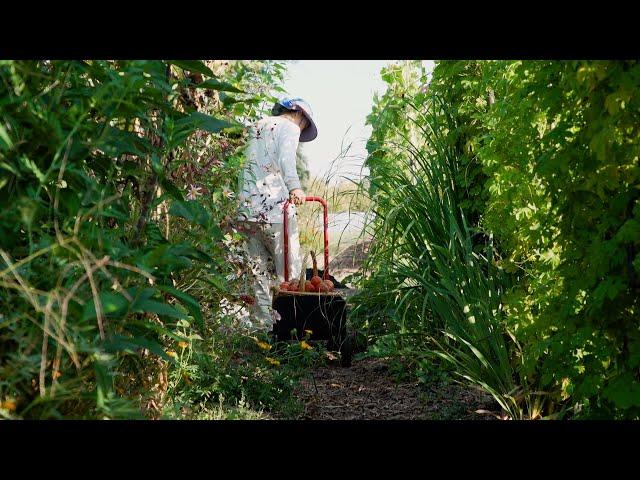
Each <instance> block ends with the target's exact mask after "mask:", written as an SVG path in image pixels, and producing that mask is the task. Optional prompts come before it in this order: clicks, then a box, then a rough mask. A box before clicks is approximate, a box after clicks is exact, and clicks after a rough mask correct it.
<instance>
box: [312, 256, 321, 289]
mask: <svg viewBox="0 0 640 480" xmlns="http://www.w3.org/2000/svg"><path fill="white" fill-rule="evenodd" d="M311 259H312V260H313V275H312V276H311V283H313V286H314V287H316V292H317V291H318V290H317V289H318V285H320V284H321V283H322V278H320V276H319V275H318V261H317V260H316V252H314V251H311Z"/></svg>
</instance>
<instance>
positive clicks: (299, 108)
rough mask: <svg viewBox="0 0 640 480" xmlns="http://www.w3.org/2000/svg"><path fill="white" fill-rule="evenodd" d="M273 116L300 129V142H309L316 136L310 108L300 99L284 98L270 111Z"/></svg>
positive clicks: (316, 130)
mask: <svg viewBox="0 0 640 480" xmlns="http://www.w3.org/2000/svg"><path fill="white" fill-rule="evenodd" d="M271 114H272V115H275V116H279V115H283V116H286V117H287V118H289V119H290V120H291V121H293V122H294V123H295V124H296V125H298V126H299V127H300V141H301V142H310V141H311V140H313V139H315V138H316V137H317V136H318V129H317V128H316V124H315V122H314V121H313V113H312V111H311V107H310V106H309V104H308V103H307V102H305V101H304V100H303V99H302V98H284V99H282V100H280V101H279V102H277V103H276V104H275V105H274V106H273V108H272V109H271Z"/></svg>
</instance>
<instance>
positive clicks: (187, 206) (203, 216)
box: [169, 200, 211, 227]
mask: <svg viewBox="0 0 640 480" xmlns="http://www.w3.org/2000/svg"><path fill="white" fill-rule="evenodd" d="M169 213H170V214H171V215H175V216H177V217H182V218H184V219H185V220H188V221H189V222H192V223H197V224H198V225H201V226H203V227H206V226H207V225H208V224H209V221H210V220H211V216H210V215H209V213H208V212H207V211H206V210H205V209H204V207H203V206H202V205H200V204H199V203H198V202H196V201H194V200H192V201H188V202H184V201H180V200H176V201H174V202H172V203H171V207H170V208H169Z"/></svg>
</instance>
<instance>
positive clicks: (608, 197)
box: [356, 61, 640, 418]
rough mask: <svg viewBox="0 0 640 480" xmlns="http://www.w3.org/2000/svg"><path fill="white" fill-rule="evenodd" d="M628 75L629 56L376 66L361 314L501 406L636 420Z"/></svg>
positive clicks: (634, 146)
mask: <svg viewBox="0 0 640 480" xmlns="http://www.w3.org/2000/svg"><path fill="white" fill-rule="evenodd" d="M639 75H640V66H639V65H638V64H637V62H635V61H629V62H622V61H617V62H592V61H576V62H542V61H527V62H520V61H500V62H478V61H471V62H469V61H456V62H439V63H438V64H437V66H436V68H435V70H434V72H433V78H432V79H431V81H430V83H428V84H427V77H426V75H425V73H424V72H421V71H420V67H419V65H417V64H412V63H411V62H405V63H404V64H399V65H395V66H391V67H389V68H388V69H386V70H384V71H383V74H382V76H383V79H385V80H386V81H387V82H388V83H389V89H388V91H387V93H386V94H385V95H384V96H383V97H382V98H380V99H377V104H376V105H374V110H373V112H372V114H371V116H370V119H369V121H370V123H371V124H372V125H373V127H374V130H373V134H372V137H371V140H370V142H369V145H368V150H369V152H370V156H369V159H368V165H369V167H370V169H371V189H370V193H371V198H372V199H374V200H375V202H374V207H373V209H374V212H375V213H376V219H375V223H374V224H373V228H374V230H375V233H376V243H377V244H376V246H375V248H374V249H372V256H371V258H370V262H369V265H368V269H367V270H366V271H365V272H364V275H363V278H362V285H363V287H364V288H365V289H366V290H367V295H366V296H362V297H361V299H360V301H361V304H360V307H359V309H358V310H357V311H356V314H357V316H358V317H359V318H361V323H362V324H363V325H368V326H369V327H370V328H372V332H378V333H383V332H385V333H390V332H391V333H394V334H396V335H397V336H398V338H403V336H407V335H408V336H410V337H411V338H413V339H414V340H412V342H413V343H412V345H413V346H412V351H413V352H414V354H415V355H426V354H428V352H429V351H431V350H432V349H434V348H435V350H436V351H438V352H439V353H440V355H441V357H442V358H445V359H447V360H448V361H449V362H451V363H452V364H453V365H454V366H455V370H456V371H457V373H459V374H462V375H465V376H466V377H467V379H468V380H471V381H473V382H475V383H481V382H482V383H484V384H485V385H484V386H485V388H486V389H487V390H489V391H490V392H491V393H492V394H494V396H495V397H496V399H497V400H498V401H499V402H500V403H501V405H502V406H503V408H505V410H507V411H508V412H509V413H510V415H511V416H512V417H515V416H518V415H520V414H521V413H526V415H525V416H526V417H528V418H537V417H538V416H540V415H555V414H556V413H558V414H560V415H563V414H566V413H568V412H571V414H572V415H576V416H585V417H606V418H612V417H613V418H637V417H638V415H639V414H640V411H639V410H638V407H639V406H640V389H639V388H638V380H639V378H638V373H639V370H638V367H639V366H640V363H639V361H638V359H640V356H639V355H638V353H637V349H638V346H639V345H640V343H639V342H638V340H637V338H638V334H639V331H638V328H639V325H638V321H637V319H638V315H637V311H638V298H639V295H638V293H639V292H638V285H639V284H638V281H637V278H638V268H639V267H638V266H639V265H640V260H639V258H640V257H638V243H639V242H640V229H638V228H636V227H637V225H638V213H639V212H640V207H638V197H639V195H640V193H639V190H638V178H639V177H638V175H639V174H640V169H639V165H638V148H639V142H638V115H639V114H638V112H639V111H640V110H639V109H638V101H639V100H638V97H637V95H636V94H635V91H636V90H637V88H634V87H637V85H638V83H639V80H640V76H639ZM471 262H473V266H472V265H471ZM478 307H480V308H479V310H480V311H481V312H482V314H481V315H480V316H479V315H478V314H476V313H475V312H476V311H477V310H478ZM360 314H362V315H360ZM465 315H467V317H468V315H471V316H472V317H473V318H474V320H475V323H474V328H475V329H476V330H474V331H473V333H470V332H469V331H468V330H467V329H468V328H469V325H468V323H465V321H464V320H465ZM463 325H464V328H463V329H462V330H461V331H463V332H464V334H463V335H460V333H458V331H457V329H459V328H462V327H463ZM438 331H440V332H442V333H441V334H438ZM483 332H484V335H483ZM452 335H453V337H452ZM416 338H420V339H421V341H419V342H418V341H415V339H416ZM451 341H453V343H451ZM486 342H490V343H491V344H492V345H493V346H492V347H491V348H490V349H489V350H487V349H486V348H487V344H486ZM496 342H497V343H496ZM434 345H435V347H434ZM461 349H462V350H461ZM475 350H477V351H478V352H479V353H481V355H482V358H481V357H480V355H478V353H477V352H476V351H475ZM470 351H471V352H473V354H471V353H470ZM491 352H492V353H491ZM505 355H506V356H505ZM483 359H484V360H483ZM496 374H498V376H496ZM498 378H500V379H501V380H500V381H498ZM482 383H481V384H482ZM498 387H499V388H498ZM509 389H511V390H509ZM505 399H506V400H508V401H505ZM524 400H526V401H527V402H528V403H527V405H526V406H524V407H522V401H524ZM516 406H517V408H516ZM507 407H508V408H507ZM518 412H521V413H518Z"/></svg>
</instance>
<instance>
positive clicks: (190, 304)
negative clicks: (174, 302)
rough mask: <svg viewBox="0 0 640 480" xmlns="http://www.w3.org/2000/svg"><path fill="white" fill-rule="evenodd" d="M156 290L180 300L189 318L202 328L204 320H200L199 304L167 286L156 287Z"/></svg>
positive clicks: (189, 296) (188, 296)
mask: <svg viewBox="0 0 640 480" xmlns="http://www.w3.org/2000/svg"><path fill="white" fill-rule="evenodd" d="M157 288H158V290H161V291H163V292H167V293H169V294H171V295H173V296H174V297H175V298H177V299H178V300H180V302H181V303H182V304H183V305H184V306H185V307H186V308H187V310H188V311H189V313H190V314H191V316H192V317H193V318H195V319H196V320H197V321H198V323H199V324H200V326H201V327H202V328H204V320H203V318H202V311H201V310H200V304H199V303H198V301H197V300H196V299H195V298H193V297H192V296H191V295H188V294H186V293H184V292H181V291H180V290H178V289H176V288H174V287H170V286H169V285H157Z"/></svg>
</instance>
